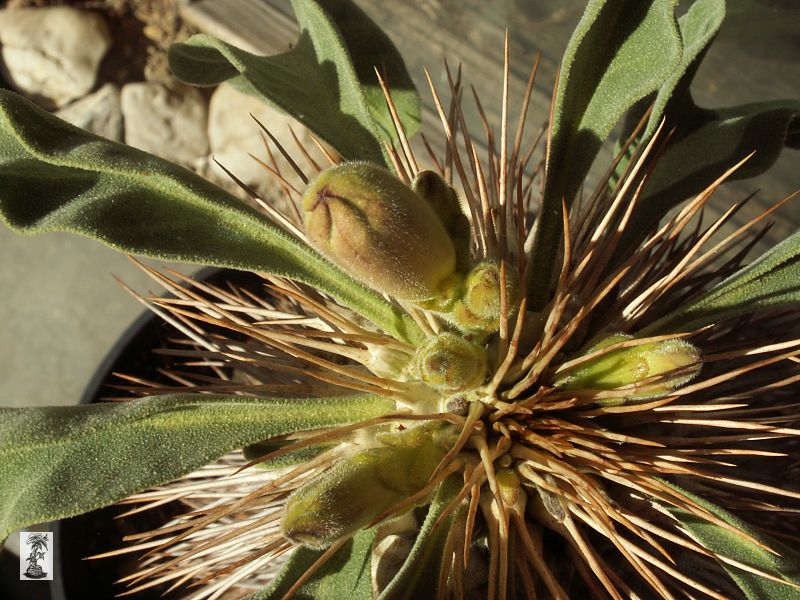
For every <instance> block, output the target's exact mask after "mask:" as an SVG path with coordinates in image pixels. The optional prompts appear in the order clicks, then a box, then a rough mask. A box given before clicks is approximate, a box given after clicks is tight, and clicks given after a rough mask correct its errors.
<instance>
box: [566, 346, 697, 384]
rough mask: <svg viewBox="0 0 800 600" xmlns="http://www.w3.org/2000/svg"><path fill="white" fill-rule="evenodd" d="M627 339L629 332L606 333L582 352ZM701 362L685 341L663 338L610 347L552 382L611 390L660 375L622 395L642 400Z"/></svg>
mask: <svg viewBox="0 0 800 600" xmlns="http://www.w3.org/2000/svg"><path fill="white" fill-rule="evenodd" d="M629 339H633V338H632V336H630V335H627V334H623V333H617V334H613V335H610V336H608V337H607V338H605V339H604V340H602V341H600V342H599V343H597V344H594V345H592V346H590V347H589V348H588V350H586V351H585V352H584V353H583V355H586V354H590V353H593V352H597V351H598V350H602V349H603V348H607V347H608V346H611V345H612V344H618V343H620V342H624V341H625V340H629ZM702 364H703V362H702V358H701V356H700V351H699V350H698V349H697V348H695V347H694V346H693V345H692V344H690V343H689V342H686V341H683V340H663V341H660V342H653V343H650V344H640V345H638V346H631V347H629V348H620V349H619V350H612V351H611V352H608V353H607V354H603V355H601V356H598V357H597V358H594V359H592V360H590V361H588V362H586V363H583V364H580V365H578V366H577V367H576V368H575V369H574V370H572V371H570V372H568V373H566V374H564V375H561V376H560V377H559V378H557V379H556V381H555V386H556V387H559V388H561V389H565V390H578V389H595V390H614V389H617V388H620V387H624V386H630V385H634V384H636V383H639V382H643V381H645V380H647V379H650V378H653V377H657V376H660V375H661V376H663V378H662V379H660V380H654V381H653V382H652V383H648V384H646V385H647V387H646V389H644V390H643V391H641V392H636V391H632V392H631V393H629V394H625V397H626V398H630V399H636V400H643V399H646V398H655V397H658V396H664V395H667V394H669V393H670V392H671V391H672V390H674V389H676V388H678V387H680V386H682V385H683V384H685V383H687V382H688V381H690V380H691V379H692V378H693V377H695V375H697V374H698V373H699V372H700V368H701V367H702Z"/></svg>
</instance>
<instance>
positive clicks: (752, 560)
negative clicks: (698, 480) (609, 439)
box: [669, 486, 800, 600]
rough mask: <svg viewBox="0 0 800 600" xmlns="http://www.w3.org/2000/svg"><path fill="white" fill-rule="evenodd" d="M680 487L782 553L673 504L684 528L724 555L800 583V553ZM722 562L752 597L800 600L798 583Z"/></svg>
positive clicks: (705, 506)
mask: <svg viewBox="0 0 800 600" xmlns="http://www.w3.org/2000/svg"><path fill="white" fill-rule="evenodd" d="M673 487H676V486H673ZM678 489H680V488H678ZM680 491H681V492H682V493H683V494H685V495H686V496H688V497H689V498H691V499H692V500H694V501H695V502H697V503H698V504H699V505H700V506H702V507H703V508H705V509H707V510H708V511H710V512H711V513H713V514H714V515H715V516H717V517H719V518H720V519H722V520H723V521H725V522H726V523H728V524H730V525H732V526H734V527H735V528H737V529H739V530H741V531H743V532H745V533H747V534H748V535H750V536H752V537H753V538H755V539H757V540H758V541H759V542H761V543H763V544H764V545H766V546H767V547H768V548H772V549H773V550H775V551H776V552H777V553H778V554H773V553H771V552H767V551H766V550H765V549H764V548H761V547H759V546H757V545H756V544H755V543H753V542H751V541H750V540H748V539H746V538H744V537H742V536H741V535H737V534H736V533H735V532H732V531H728V530H726V529H723V528H722V527H720V526H719V525H715V524H713V523H709V522H708V521H706V520H704V519H699V518H697V517H695V516H694V515H692V514H691V513H688V512H685V511H682V510H678V509H676V508H669V511H670V512H671V513H672V514H673V515H674V516H675V517H676V518H677V519H678V520H679V521H680V522H681V524H682V525H683V527H684V529H686V531H688V532H689V534H691V536H692V537H693V538H695V539H696V540H697V541H698V542H699V543H700V544H702V545H703V546H704V547H705V548H707V549H709V550H711V551H712V552H715V553H717V554H719V555H720V556H725V557H726V558H730V559H733V560H736V561H738V562H741V563H743V564H746V565H748V566H750V567H753V568H755V569H758V570H759V571H763V572H765V573H769V574H770V575H774V576H776V577H779V578H780V579H782V580H784V581H787V582H790V583H792V584H795V585H800V553H798V552H797V551H795V550H792V549H791V548H789V547H787V546H785V545H784V544H782V543H780V542H779V541H777V540H775V539H774V538H771V537H770V536H767V535H765V534H763V533H760V532H758V531H757V530H755V529H754V528H753V527H751V526H749V525H748V524H747V523H745V522H744V521H742V520H741V519H739V518H737V517H736V516H734V515H732V514H731V513H729V512H728V511H726V510H724V509H722V508H720V507H719V506H716V505H715V504H712V503H710V502H708V501H707V500H705V499H703V498H700V497H699V496H696V495H694V494H691V493H689V492H686V491H685V490H682V489H681V490H680ZM720 564H721V565H722V567H723V568H724V569H725V570H726V571H727V572H728V574H729V575H730V576H731V579H733V580H734V581H735V582H736V585H738V586H739V589H741V590H742V592H743V593H744V595H745V596H746V597H747V598H748V599H749V600H766V599H767V598H768V599H769V600H798V598H800V589H798V588H797V587H793V586H791V585H785V584H782V583H779V582H777V581H772V580H770V579H766V578H765V577H762V576H759V575H756V574H754V573H750V572H748V571H745V570H743V569H741V568H739V567H736V566H733V565H729V564H727V563H724V562H722V561H720Z"/></svg>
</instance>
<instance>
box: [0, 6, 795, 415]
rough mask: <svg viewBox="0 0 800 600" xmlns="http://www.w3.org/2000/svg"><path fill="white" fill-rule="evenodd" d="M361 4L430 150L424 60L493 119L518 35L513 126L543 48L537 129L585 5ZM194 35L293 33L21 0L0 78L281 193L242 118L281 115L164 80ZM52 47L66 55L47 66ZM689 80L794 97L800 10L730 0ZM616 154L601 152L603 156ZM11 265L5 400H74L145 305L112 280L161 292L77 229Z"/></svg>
mask: <svg viewBox="0 0 800 600" xmlns="http://www.w3.org/2000/svg"><path fill="white" fill-rule="evenodd" d="M355 2H356V4H358V5H359V6H361V7H362V8H363V9H364V10H365V11H366V12H367V13H368V14H369V15H370V16H371V17H372V18H373V19H374V20H375V21H377V22H378V23H379V24H380V25H381V26H382V27H383V28H384V29H385V30H386V32H387V33H388V35H389V36H390V37H391V38H392V40H393V41H394V42H395V44H396V45H397V46H398V47H399V49H400V51H401V53H402V54H403V56H404V57H405V58H406V61H407V64H408V67H409V70H410V72H411V73H412V76H413V77H414V78H415V80H416V82H417V84H418V87H419V88H420V90H421V91H422V96H423V102H424V105H425V118H424V125H423V127H424V128H425V131H427V132H433V133H432V134H431V139H432V140H433V141H434V145H436V144H437V143H438V144H441V133H440V128H439V126H438V119H437V118H436V117H435V114H434V112H433V104H432V101H431V96H430V93H429V92H428V90H427V87H426V83H425V78H424V74H423V67H427V68H428V69H429V70H430V72H431V75H432V78H433V80H434V83H435V84H436V85H437V86H438V88H439V90H440V92H445V91H446V86H447V79H446V74H445V71H444V68H443V64H444V63H443V61H444V59H445V58H447V60H448V62H449V64H450V65H451V67H457V66H458V65H462V66H463V72H464V81H465V82H466V83H469V84H472V85H474V86H475V89H476V92H477V93H478V95H479V96H480V97H481V99H482V103H483V106H484V108H485V109H486V112H487V117H488V120H489V122H491V123H499V112H500V97H501V96H500V94H501V84H502V45H503V35H504V31H505V29H506V28H508V31H509V39H510V51H511V74H512V81H511V86H510V91H511V93H510V97H511V106H512V118H513V117H515V115H516V111H517V107H518V105H519V102H520V100H521V98H522V95H523V92H524V88H525V83H526V80H527V77H528V73H529V70H530V67H531V64H532V62H533V60H534V56H535V53H536V51H541V52H542V64H541V68H540V72H539V76H538V78H537V82H536V88H535V93H534V97H533V99H532V102H531V109H530V112H529V126H528V132H529V135H534V134H535V132H536V131H537V130H538V128H539V125H540V123H542V122H543V121H544V120H545V118H546V114H547V107H548V104H549V99H550V95H551V91H552V86H553V77H554V72H555V68H556V65H557V63H558V60H559V59H560V56H561V53H562V52H563V49H564V47H565V45H566V43H567V40H568V38H569V35H570V32H571V31H572V29H573V27H574V26H575V24H576V23H577V21H578V19H579V17H580V14H581V12H582V10H583V7H584V6H585V2H584V0H535V1H534V0H493V1H491V2H486V1H483V0H418V1H415V2H388V1H385V0H355ZM685 4H686V3H682V5H685ZM65 6H66V7H67V8H64V7H65ZM32 9H35V10H32ZM200 31H204V32H208V33H211V34H214V35H217V36H219V37H222V38H223V39H225V40H226V41H229V42H232V43H234V44H237V45H240V46H242V47H245V48H247V49H249V50H251V51H254V52H260V53H274V52H280V51H283V50H285V49H287V48H288V47H289V45H290V44H291V43H292V42H293V41H294V39H295V36H296V32H297V30H296V26H295V25H294V21H293V18H292V16H291V8H290V5H289V2H288V1H287V0H200V1H195V2H188V1H178V0H127V1H125V0H81V1H78V0H75V1H65V2H57V1H53V2H50V1H45V0H10V1H9V2H7V3H5V5H4V7H3V9H2V11H0V44H2V48H0V51H2V62H3V69H2V74H3V79H4V81H3V83H2V85H4V86H6V87H10V88H12V89H17V90H19V91H22V92H23V93H25V94H26V95H28V96H29V97H31V98H33V99H35V100H36V101H37V102H39V103H40V104H41V105H42V106H44V107H45V108H47V109H48V110H52V111H54V112H56V113H57V114H59V115H60V116H62V117H63V118H65V119H67V120H70V121H72V122H73V123H75V124H77V125H79V126H82V127H86V128H88V129H91V130H93V131H95V132H97V133H99V134H101V135H105V136H106V137H109V138H111V139H115V140H117V141H123V142H126V143H129V144H131V145H134V146H137V147H140V148H143V149H145V150H149V151H151V152H155V153H156V154H160V155H162V156H164V157H165V158H168V159H170V160H173V161H175V162H178V163H181V164H183V165H185V166H187V167H188V168H192V169H194V170H196V171H197V172H199V173H201V174H203V175H205V176H207V177H210V178H212V179H215V180H217V181H219V182H221V183H223V184H226V185H227V182H226V181H225V179H224V177H223V176H222V175H221V173H220V171H219V169H218V168H216V167H215V165H214V163H213V162H212V161H211V160H210V157H211V156H212V155H213V156H215V157H216V158H218V159H219V160H220V161H221V162H223V164H225V165H226V166H227V167H228V168H230V169H231V170H232V171H234V172H235V173H237V174H238V175H239V176H240V177H242V178H243V179H245V180H246V181H247V182H248V183H250V184H251V185H253V186H255V187H257V188H258V189H259V190H261V191H262V193H263V194H265V195H268V196H269V195H270V194H274V193H275V191H276V188H275V184H274V182H273V181H271V180H270V177H269V175H268V174H267V173H266V172H264V171H263V170H261V169H259V168H258V167H257V165H255V163H254V162H253V161H252V159H250V158H249V157H248V156H247V153H248V152H255V153H260V152H263V148H262V146H261V141H260V139H259V137H258V133H257V129H256V127H255V125H254V124H253V122H252V121H251V120H250V117H249V116H248V115H249V113H250V112H253V113H255V114H256V115H257V116H258V117H259V118H260V119H262V120H263V121H264V122H265V123H266V124H267V125H268V126H269V127H270V128H271V129H272V130H273V131H275V132H277V133H279V134H280V135H279V137H281V136H283V138H282V139H285V138H286V137H287V136H288V135H290V134H289V133H288V122H287V120H286V119H285V118H284V117H282V116H281V115H280V114H278V113H276V112H275V111H273V110H272V109H269V108H266V107H263V106H260V105H258V104H257V103H254V101H253V100H252V99H250V98H247V97H243V96H241V95H240V94H238V93H237V92H235V91H233V90H232V89H231V88H229V87H228V86H220V87H219V88H218V89H213V90H212V89H206V90H201V91H197V90H194V89H189V88H185V87H183V86H181V85H179V84H177V83H176V82H175V81H174V80H173V79H172V78H171V76H170V74H169V71H168V69H167V67H166V59H165V50H166V48H167V47H168V46H169V44H171V43H173V42H174V41H180V40H181V39H185V38H186V37H188V36H189V35H191V34H192V33H196V32H200ZM54 51H55V52H57V53H58V56H59V57H60V59H61V60H62V63H59V64H53V62H54V61H53V60H52V56H53V52H54ZM65 53H66V54H65ZM48 57H49V58H48ZM695 84H696V85H695V89H694V93H695V96H696V98H697V100H698V102H699V103H700V104H701V105H702V106H708V107H722V106H730V105H736V104H741V103H744V102H754V101H762V100H768V99H776V98H786V97H793V98H800V2H797V0H729V1H728V18H727V20H726V22H725V24H724V26H723V28H722V31H721V32H720V34H719V37H718V40H717V42H716V43H715V44H714V46H713V47H712V49H711V51H710V52H709V54H708V56H707V58H706V60H705V62H704V64H703V66H702V68H701V69H700V71H699V73H698V75H697V77H696V79H695ZM467 100H468V101H467V102H466V103H465V106H466V107H467V108H468V110H467V117H468V119H469V120H470V126H471V128H472V130H473V131H475V132H477V131H479V130H480V128H481V125H480V121H478V117H477V111H475V109H474V106H473V103H472V101H471V98H470V97H469V95H468V96H467ZM301 137H302V136H301ZM610 156H611V152H610V150H608V151H607V152H606V153H605V154H604V155H603V156H601V158H600V160H599V161H598V162H599V163H606V161H607V159H608V158H609V157H610ZM799 165H800V153H799V152H796V151H785V152H784V154H783V155H782V157H781V159H780V161H779V163H778V164H777V165H776V167H775V168H774V169H773V170H772V171H771V172H770V173H769V175H768V176H765V177H762V178H760V179H758V180H752V181H747V182H744V183H738V184H736V185H734V186H731V189H728V190H726V191H725V192H724V193H721V194H720V195H719V197H718V198H717V199H716V201H715V202H716V206H728V205H729V204H730V202H731V201H733V200H734V199H740V198H742V197H743V196H744V195H745V194H746V193H748V192H751V191H754V190H756V189H759V190H760V193H759V196H758V199H757V201H756V202H754V203H753V205H752V206H751V208H750V212H746V211H744V212H743V213H742V218H745V217H746V216H747V214H752V213H753V212H756V211H757V210H758V209H759V207H763V206H766V205H768V204H771V203H772V202H774V201H776V200H778V199H780V198H782V197H783V196H785V195H787V194H788V193H791V192H792V191H794V190H795V189H797V188H799V187H800V168H798V166H799ZM601 166H603V164H601ZM0 185H2V181H0ZM798 221H800V209H798V204H797V202H795V203H789V205H787V206H785V207H784V210H782V212H781V213H780V215H779V216H778V217H777V219H776V224H775V226H774V227H773V230H772V232H771V238H770V239H771V240H773V241H774V240H777V239H782V238H783V237H785V235H786V234H787V233H788V232H791V231H793V230H794V229H795V228H796V225H797V223H798ZM766 243H769V241H767V242H766ZM0 256H2V258H3V266H2V268H0V292H1V293H0V311H1V313H0V314H2V315H3V319H2V324H0V348H4V349H5V350H4V359H3V360H2V361H0V398H2V400H0V403H2V404H3V405H9V404H10V405H12V406H14V405H18V406H21V405H32V404H71V403H75V402H77V401H78V399H79V398H80V396H81V394H82V391H83V389H84V387H85V386H86V384H87V382H88V381H89V380H90V378H91V376H92V374H93V373H94V371H95V369H96V367H97V365H98V364H99V362H100V361H101V360H102V357H103V356H104V355H105V354H106V353H107V352H108V351H109V349H110V348H111V347H112V346H113V345H114V343H115V340H117V339H118V338H119V336H120V335H121V333H122V332H123V331H124V330H125V329H126V328H127V327H128V325H129V324H130V323H131V322H132V320H133V319H134V318H135V317H136V315H137V314H139V313H140V312H141V310H142V307H141V305H140V304H138V303H137V302H136V300H135V299H133V298H132V297H131V296H130V295H128V294H127V293H125V292H124V291H123V289H122V288H121V286H120V285H119V284H118V283H117V281H115V279H114V276H117V277H119V278H120V279H122V280H123V281H125V282H126V283H127V284H128V285H130V286H131V287H133V288H134V289H136V290H139V291H142V292H146V291H148V290H149V289H153V290H156V289H157V286H155V285H154V284H152V283H151V282H150V281H149V280H148V278H147V277H146V276H144V275H143V274H142V273H141V272H140V271H139V270H138V269H136V268H135V267H134V266H133V265H132V264H131V263H130V262H129V261H128V260H127V259H126V258H125V257H123V256H121V255H119V254H117V253H116V252H113V251H111V250H108V249H106V248H105V247H103V246H101V245H99V244H98V243H95V242H92V241H89V240H85V239H82V238H78V237H75V236H71V235H68V234H55V233H54V234H46V235H42V236H40V237H38V238H37V239H31V238H26V237H20V236H17V235H15V234H12V233H11V232H9V231H8V230H6V229H5V228H0ZM181 269H182V270H183V272H187V273H188V272H191V271H192V270H193V269H192V267H185V266H184V267H181Z"/></svg>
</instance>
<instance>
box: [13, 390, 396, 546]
mask: <svg viewBox="0 0 800 600" xmlns="http://www.w3.org/2000/svg"><path fill="white" fill-rule="evenodd" d="M393 410H394V403H393V402H392V401H390V400H387V399H385V398H381V397H379V396H372V395H357V396H344V397H340V398H313V399H285V398H246V397H242V396H211V395H199V394H191V395H189V394H185V395H169V396H154V397H151V398H143V399H138V400H131V401H130V402H121V403H113V404H111V403H109V404H90V405H81V406H55V407H47V408H0V540H2V539H5V538H6V537H7V536H8V534H9V533H10V532H11V531H14V530H15V529H19V528H21V527H25V526H27V525H31V524H34V523H41V522H44V521H49V520H53V519H60V518H64V517H69V516H73V515H77V514H80V513H83V512H87V511H90V510H94V509H96V508H100V507H102V506H107V505H109V504H112V503H114V502H117V501H119V500H121V499H123V498H125V497H127V496H129V495H130V494H133V493H136V492H140V491H142V490H144V489H146V488H149V487H152V486H155V485H161V484H164V483H167V482H168V481H171V480H173V479H176V478H178V477H180V476H182V475H184V474H185V473H188V472H189V471H192V470H194V469H196V468H199V467H201V466H202V465H204V464H206V463H208V462H210V461H212V460H215V459H216V458H218V457H220V456H222V455H223V454H225V453H226V452H229V451H231V450H235V449H236V448H241V447H242V446H244V445H246V444H251V443H253V442H255V441H257V440H261V439H265V438H267V437H270V436H277V435H284V434H286V433H291V432H294V431H305V430H310V429H315V428H319V427H332V426H336V425H343V424H348V423H353V422H355V421H359V420H362V419H368V418H372V417H376V416H379V415H382V414H387V413H390V412H392V411H393Z"/></svg>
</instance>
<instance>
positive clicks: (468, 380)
mask: <svg viewBox="0 0 800 600" xmlns="http://www.w3.org/2000/svg"><path fill="white" fill-rule="evenodd" d="M486 369H487V357H486V350H485V349H484V348H483V347H482V346H479V345H478V344H474V343H472V342H470V341H468V340H465V339H464V338H463V337H461V336H459V335H456V334H454V333H442V334H440V335H437V336H435V337H431V338H428V339H427V340H425V342H424V343H423V344H422V345H421V346H420V347H419V348H418V349H417V372H418V374H419V378H420V379H421V380H422V381H424V382H425V383H427V384H428V385H429V386H431V387H433V388H436V389H437V390H441V391H445V392H463V391H466V390H471V389H473V388H476V387H478V386H479V385H481V384H482V383H483V381H484V380H485V379H486Z"/></svg>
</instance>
